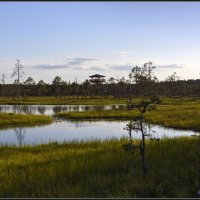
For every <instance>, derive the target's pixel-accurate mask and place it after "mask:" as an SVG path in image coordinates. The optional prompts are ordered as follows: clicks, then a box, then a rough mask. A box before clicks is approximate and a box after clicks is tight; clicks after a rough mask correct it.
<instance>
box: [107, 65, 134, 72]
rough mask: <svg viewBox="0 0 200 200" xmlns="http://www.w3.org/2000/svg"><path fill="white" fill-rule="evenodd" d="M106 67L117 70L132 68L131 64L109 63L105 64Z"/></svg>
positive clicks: (129, 69)
mask: <svg viewBox="0 0 200 200" xmlns="http://www.w3.org/2000/svg"><path fill="white" fill-rule="evenodd" d="M107 67H108V68H109V69H112V70H117V71H131V69H132V65H131V64H125V65H124V64H122V65H115V64H113V65H111V64H107Z"/></svg>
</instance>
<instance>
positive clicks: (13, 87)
mask: <svg viewBox="0 0 200 200" xmlns="http://www.w3.org/2000/svg"><path fill="white" fill-rule="evenodd" d="M155 68H156V66H153V63H152V62H148V63H145V64H144V65H142V66H134V67H133V68H132V69H131V71H130V73H129V75H128V77H127V78H125V77H122V78H117V79H116V78H114V77H110V78H108V79H107V80H106V81H105V83H103V84H92V83H91V82H90V81H89V79H86V80H85V81H83V82H82V83H77V82H76V81H74V82H70V81H65V80H62V78H61V77H59V76H55V78H54V79H53V80H52V83H51V84H49V83H45V82H44V81H43V80H40V81H39V82H38V83H36V82H35V81H34V79H33V78H32V77H28V78H27V79H26V80H25V81H24V82H21V81H20V77H21V76H22V74H20V70H21V69H22V65H20V64H19V61H18V63H17V65H16V68H15V71H14V73H13V76H15V75H16V76H17V79H16V80H15V81H14V83H13V84H6V80H5V75H4V74H2V79H1V84H0V91H1V92H0V96H12V97H13V98H15V97H19V96H22V97H26V96H55V97H57V98H62V97H63V96H68V95H70V96H71V95H73V96H76V97H77V99H78V98H95V96H104V97H109V96H113V97H115V98H123V97H126V98H130V100H131V98H132V97H141V96H146V97H152V96H163V97H171V98H175V97H186V96H200V79H196V80H193V79H189V80H181V79H180V77H179V76H178V75H177V73H176V72H174V73H173V74H172V75H170V76H168V77H167V78H166V79H165V80H164V81H159V80H158V78H157V77H156V76H155V75H154V69H155Z"/></svg>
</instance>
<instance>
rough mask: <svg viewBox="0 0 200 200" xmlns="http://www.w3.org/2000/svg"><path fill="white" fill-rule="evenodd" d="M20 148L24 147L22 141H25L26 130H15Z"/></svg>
mask: <svg viewBox="0 0 200 200" xmlns="http://www.w3.org/2000/svg"><path fill="white" fill-rule="evenodd" d="M14 132H15V134H16V137H17V141H18V143H19V146H22V141H23V140H24V139H25V133H26V131H25V128H14Z"/></svg>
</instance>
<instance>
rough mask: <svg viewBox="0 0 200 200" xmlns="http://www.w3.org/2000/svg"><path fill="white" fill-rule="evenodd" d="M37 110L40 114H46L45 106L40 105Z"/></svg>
mask: <svg viewBox="0 0 200 200" xmlns="http://www.w3.org/2000/svg"><path fill="white" fill-rule="evenodd" d="M37 110H38V112H39V113H40V114H42V115H44V113H45V111H46V108H45V107H44V106H38V108H37Z"/></svg>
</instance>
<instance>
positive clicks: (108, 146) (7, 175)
mask: <svg viewBox="0 0 200 200" xmlns="http://www.w3.org/2000/svg"><path fill="white" fill-rule="evenodd" d="M127 142H128V140H127V139H125V138H122V139H120V140H116V139H113V140H109V141H104V142H102V141H88V142H70V143H63V144H57V143H51V144H46V145H38V146H34V147H30V146H24V147H19V148H16V147H0V179H1V183H0V197H4V198H6V197H18V198H20V197H21V198H22V197H28V198H30V197H69V198H70V197H77V198H80V197H121V198H126V197H180V198H181V197H182V198H183V197H186V198H189V197H190V198H191V197H196V195H197V190H198V187H199V179H200V174H199V170H200V168H199V163H200V151H199V145H200V140H199V139H197V138H184V137H183V138H179V139H162V140H161V141H159V142H156V141H146V150H145V163H146V165H147V166H148V169H149V171H148V175H147V176H145V177H144V176H143V171H142V168H141V158H140V157H137V156H136V154H134V153H133V152H126V151H124V149H123V148H122V146H123V145H124V144H125V143H127ZM137 143H138V141H134V144H137ZM190 163H192V164H190Z"/></svg>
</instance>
